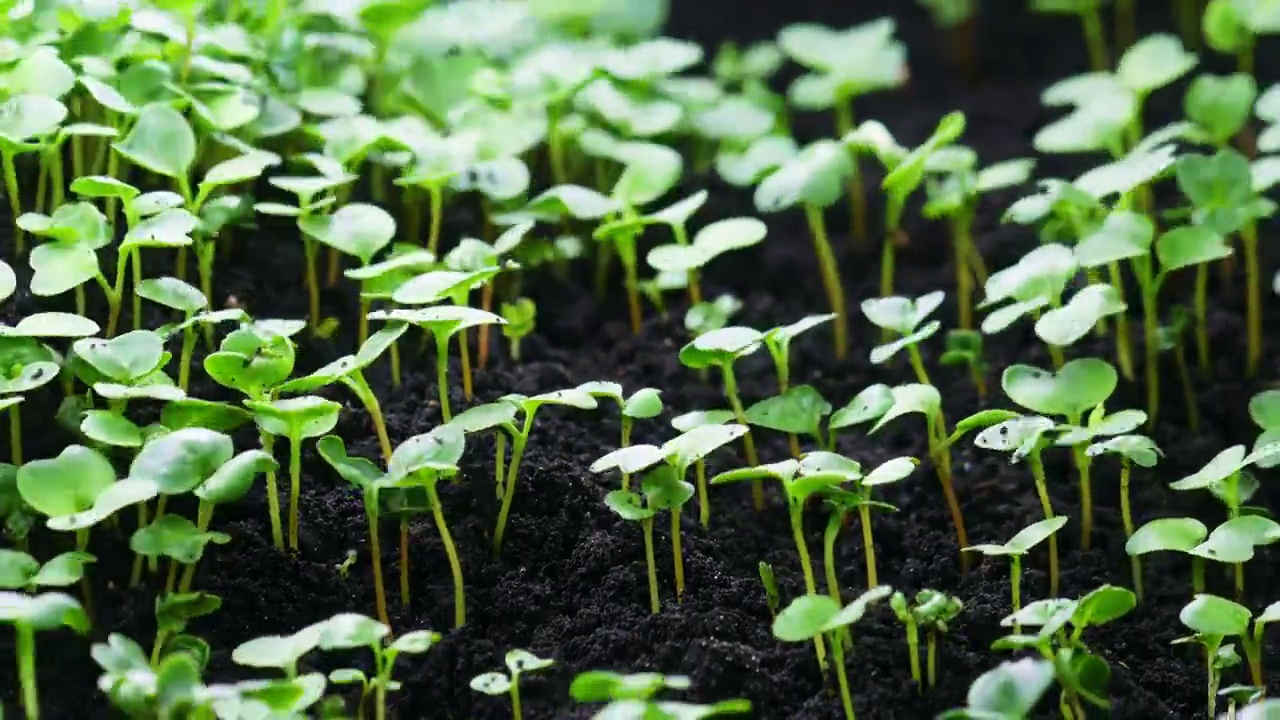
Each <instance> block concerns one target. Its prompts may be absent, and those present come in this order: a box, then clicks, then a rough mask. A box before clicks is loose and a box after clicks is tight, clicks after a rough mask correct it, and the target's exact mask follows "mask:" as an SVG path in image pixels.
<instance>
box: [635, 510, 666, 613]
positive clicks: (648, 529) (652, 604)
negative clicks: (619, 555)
mask: <svg viewBox="0 0 1280 720" xmlns="http://www.w3.org/2000/svg"><path fill="white" fill-rule="evenodd" d="M640 525H641V527H642V528H643V530H644V560H645V564H646V565H647V566H648V568H649V612H651V613H652V614H654V615H657V614H658V613H659V612H661V610H662V607H661V605H660V604H659V602H658V571H657V567H656V566H657V563H655V562H654V560H653V518H651V517H650V518H645V519H644V520H641V521H640Z"/></svg>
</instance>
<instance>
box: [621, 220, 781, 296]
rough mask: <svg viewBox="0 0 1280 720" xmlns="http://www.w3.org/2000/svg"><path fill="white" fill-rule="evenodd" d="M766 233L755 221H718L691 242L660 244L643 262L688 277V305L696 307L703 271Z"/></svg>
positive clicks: (657, 269) (756, 241)
mask: <svg viewBox="0 0 1280 720" xmlns="http://www.w3.org/2000/svg"><path fill="white" fill-rule="evenodd" d="M768 232H769V228H768V227H767V226H766V225H765V224H764V223H763V222H760V221H759V220H757V219H756V218H749V217H741V218H730V219H727V220H718V221H716V222H713V223H711V224H710V225H708V226H706V227H704V228H702V229H701V230H699V231H698V234H697V235H694V237H693V242H692V243H686V244H681V243H679V242H677V243H675V244H673V245H659V246H657V247H655V248H653V249H652V250H650V251H649V254H648V255H646V256H645V260H646V262H648V263H649V267H651V268H653V269H654V270H656V271H657V272H659V273H671V274H672V275H684V276H685V277H687V278H688V283H689V302H690V304H694V305H696V304H697V303H700V302H702V291H701V290H700V287H701V285H700V283H699V281H698V274H699V272H700V271H701V270H702V268H703V267H705V266H706V265H707V264H708V263H710V262H711V261H712V260H715V259H716V258H717V257H719V256H721V255H724V254H725V253H728V252H732V251H734V250H742V249H745V248H749V247H751V246H753V245H757V244H759V243H760V242H761V241H762V240H764V237H765V235H767V234H768ZM677 237H678V236H677Z"/></svg>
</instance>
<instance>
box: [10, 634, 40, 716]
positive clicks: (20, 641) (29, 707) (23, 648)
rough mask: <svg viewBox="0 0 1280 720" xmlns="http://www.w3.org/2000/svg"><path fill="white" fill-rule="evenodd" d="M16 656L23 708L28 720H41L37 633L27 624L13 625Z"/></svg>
mask: <svg viewBox="0 0 1280 720" xmlns="http://www.w3.org/2000/svg"><path fill="white" fill-rule="evenodd" d="M13 631H14V638H15V641H16V642H15V646H14V655H15V656H17V658H18V684H20V685H22V707H23V708H25V709H26V713H27V720H39V717H40V692H39V689H38V688H37V687H36V631H35V629H34V628H32V627H31V625H30V624H28V623H25V622H19V623H14V625H13Z"/></svg>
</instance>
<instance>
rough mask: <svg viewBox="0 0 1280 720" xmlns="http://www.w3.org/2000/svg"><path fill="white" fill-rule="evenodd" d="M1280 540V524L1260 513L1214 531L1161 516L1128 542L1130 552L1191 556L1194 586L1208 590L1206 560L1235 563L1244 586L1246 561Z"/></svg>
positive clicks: (1193, 521) (1195, 522)
mask: <svg viewBox="0 0 1280 720" xmlns="http://www.w3.org/2000/svg"><path fill="white" fill-rule="evenodd" d="M1277 540H1280V525H1277V524H1276V522H1275V521H1273V520H1269V519H1267V518H1264V517H1260V516H1257V515H1245V516H1242V517H1237V518H1232V519H1230V520H1227V521H1226V522H1224V523H1222V524H1221V525H1219V526H1218V527H1216V528H1214V530H1213V532H1212V533H1210V532H1209V531H1208V529H1207V528H1205V526H1204V523H1201V522H1200V521H1199V520H1196V519H1194V518H1160V519H1157V520H1152V521H1151V522H1148V523H1147V524H1146V525H1143V526H1142V527H1140V528H1138V529H1137V530H1136V531H1135V532H1134V533H1133V537H1131V538H1130V539H1129V541H1128V542H1126V543H1125V552H1127V553H1128V554H1130V555H1145V554H1147V553H1150V552H1157V551H1174V552H1181V553H1185V554H1187V555H1190V556H1191V587H1192V590H1193V591H1194V592H1197V593H1199V592H1204V588H1205V561H1206V560H1212V561H1214V562H1220V563H1230V564H1234V565H1235V567H1236V582H1237V588H1242V587H1243V583H1244V581H1243V578H1244V572H1243V567H1244V563H1246V562H1248V561H1249V560H1251V559H1252V558H1253V556H1254V550H1255V548H1256V547H1257V546H1258V545H1269V544H1271V543H1274V542H1276V541H1277Z"/></svg>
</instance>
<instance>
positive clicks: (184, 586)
mask: <svg viewBox="0 0 1280 720" xmlns="http://www.w3.org/2000/svg"><path fill="white" fill-rule="evenodd" d="M213 507H214V505H213V503H210V502H205V501H204V500H201V501H200V506H199V509H198V510H196V529H197V530H199V531H200V532H202V533H203V532H206V531H208V530H209V523H210V522H212V521H213ZM199 564H200V559H199V558H196V560H195V562H192V563H188V564H187V566H186V567H185V568H183V570H182V580H181V581H180V582H179V583H178V592H188V591H189V590H191V583H192V581H193V580H195V577H196V567H197V566H199Z"/></svg>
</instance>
